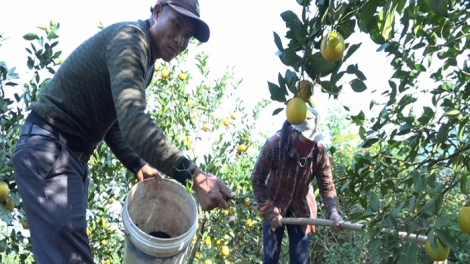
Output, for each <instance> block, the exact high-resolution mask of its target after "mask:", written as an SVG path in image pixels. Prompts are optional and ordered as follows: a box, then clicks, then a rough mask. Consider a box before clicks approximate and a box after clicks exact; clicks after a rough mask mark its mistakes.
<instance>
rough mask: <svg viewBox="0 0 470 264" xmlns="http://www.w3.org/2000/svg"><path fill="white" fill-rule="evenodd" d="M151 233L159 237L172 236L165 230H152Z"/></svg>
mask: <svg viewBox="0 0 470 264" xmlns="http://www.w3.org/2000/svg"><path fill="white" fill-rule="evenodd" d="M149 235H151V236H153V237H158V238H171V236H170V235H168V234H167V233H165V232H163V231H152V232H150V233H149Z"/></svg>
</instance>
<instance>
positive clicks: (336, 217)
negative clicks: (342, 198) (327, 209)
mask: <svg viewBox="0 0 470 264" xmlns="http://www.w3.org/2000/svg"><path fill="white" fill-rule="evenodd" d="M330 220H333V225H332V226H331V229H333V231H335V232H340V231H343V228H341V226H340V224H341V223H342V222H343V218H341V216H339V214H338V213H337V212H332V213H331V214H330Z"/></svg>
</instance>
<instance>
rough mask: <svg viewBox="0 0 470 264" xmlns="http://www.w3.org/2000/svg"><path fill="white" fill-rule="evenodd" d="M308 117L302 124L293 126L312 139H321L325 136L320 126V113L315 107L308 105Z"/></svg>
mask: <svg viewBox="0 0 470 264" xmlns="http://www.w3.org/2000/svg"><path fill="white" fill-rule="evenodd" d="M307 110H308V111H307V119H305V121H304V122H303V123H301V124H300V125H292V128H294V129H295V130H297V131H299V132H300V133H301V134H302V136H304V137H306V138H307V139H308V140H311V141H319V140H322V139H323V138H324V136H323V134H322V133H321V132H320V130H319V128H318V124H319V123H320V114H319V113H318V112H317V110H315V109H314V108H312V107H310V106H307Z"/></svg>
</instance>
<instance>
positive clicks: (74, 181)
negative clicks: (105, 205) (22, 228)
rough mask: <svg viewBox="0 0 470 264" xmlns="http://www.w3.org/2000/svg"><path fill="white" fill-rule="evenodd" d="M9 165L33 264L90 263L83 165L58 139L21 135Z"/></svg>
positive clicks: (85, 179)
mask: <svg viewBox="0 0 470 264" xmlns="http://www.w3.org/2000/svg"><path fill="white" fill-rule="evenodd" d="M13 167H14V172H15V179H16V183H17V185H18V191H19V194H20V196H21V199H22V203H23V208H24V210H25V213H26V217H27V219H28V223H29V229H30V234H31V241H32V246H33V253H34V257H35V260H36V262H37V263H38V264H55V263H57V264H63V263H77V264H78V263H93V257H92V255H91V250H90V246H89V241H88V237H87V234H86V226H87V223H86V208H87V203H88V184H89V179H88V176H87V173H88V167H87V165H86V164H85V163H84V162H82V161H80V160H79V159H78V157H77V156H76V155H75V154H74V153H73V152H72V151H71V150H70V149H68V148H67V147H66V146H65V145H63V144H62V143H61V142H60V141H58V140H57V139H53V138H50V137H46V136H41V135H23V136H20V139H19V141H18V145H17V146H16V149H15V151H14V153H13Z"/></svg>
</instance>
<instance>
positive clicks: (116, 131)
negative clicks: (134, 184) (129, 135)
mask: <svg viewBox="0 0 470 264" xmlns="http://www.w3.org/2000/svg"><path fill="white" fill-rule="evenodd" d="M104 141H105V142H106V144H107V145H108V147H109V148H110V149H111V151H112V152H113V153H114V155H115V156H116V158H117V159H119V161H121V163H122V164H123V165H124V166H125V167H126V168H127V169H128V170H130V171H132V172H133V173H134V174H135V173H137V171H139V170H140V168H142V167H143V166H144V165H146V164H147V163H146V162H145V161H144V160H143V159H141V158H140V157H139V155H137V153H135V151H134V150H133V149H132V148H131V147H130V146H129V144H127V142H126V141H125V140H124V138H123V137H122V134H121V129H120V128H119V124H118V123H117V122H116V123H114V125H113V126H112V127H111V128H110V129H109V131H108V132H107V133H106V135H105V137H104Z"/></svg>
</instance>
